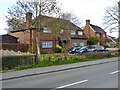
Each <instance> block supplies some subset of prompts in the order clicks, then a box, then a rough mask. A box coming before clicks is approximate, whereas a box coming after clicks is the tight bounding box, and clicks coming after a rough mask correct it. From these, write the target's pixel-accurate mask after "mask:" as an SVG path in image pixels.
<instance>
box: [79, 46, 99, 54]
mask: <svg viewBox="0 0 120 90" xmlns="http://www.w3.org/2000/svg"><path fill="white" fill-rule="evenodd" d="M94 51H97V49H96V47H95V46H84V47H82V48H80V49H79V50H77V53H83V52H94Z"/></svg>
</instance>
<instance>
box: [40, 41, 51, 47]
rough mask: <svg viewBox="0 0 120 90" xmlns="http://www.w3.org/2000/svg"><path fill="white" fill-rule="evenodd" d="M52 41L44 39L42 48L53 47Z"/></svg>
mask: <svg viewBox="0 0 120 90" xmlns="http://www.w3.org/2000/svg"><path fill="white" fill-rule="evenodd" d="M52 44H53V42H52V41H42V48H52V47H53V45H52Z"/></svg>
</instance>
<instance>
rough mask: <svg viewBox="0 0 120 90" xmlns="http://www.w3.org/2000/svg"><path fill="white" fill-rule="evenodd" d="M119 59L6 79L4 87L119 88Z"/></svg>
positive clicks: (3, 83)
mask: <svg viewBox="0 0 120 90" xmlns="http://www.w3.org/2000/svg"><path fill="white" fill-rule="evenodd" d="M118 73H119V70H118V61H117V62H111V63H106V64H99V65H94V66H88V67H82V68H77V69H71V70H65V71H60V72H54V73H48V74H42V75H35V76H30V77H24V78H18V79H12V80H6V81H3V82H2V88H53V89H60V88H118V78H120V77H119V76H118Z"/></svg>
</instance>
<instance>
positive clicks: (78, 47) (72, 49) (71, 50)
mask: <svg viewBox="0 0 120 90" xmlns="http://www.w3.org/2000/svg"><path fill="white" fill-rule="evenodd" d="M80 48H81V47H80V46H75V47H72V48H71V49H70V50H69V51H68V52H69V53H71V54H74V53H76V51H77V50H79V49H80Z"/></svg>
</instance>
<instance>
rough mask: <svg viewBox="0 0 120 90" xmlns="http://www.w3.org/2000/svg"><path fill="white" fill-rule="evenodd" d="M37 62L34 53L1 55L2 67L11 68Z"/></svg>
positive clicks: (31, 64)
mask: <svg viewBox="0 0 120 90" xmlns="http://www.w3.org/2000/svg"><path fill="white" fill-rule="evenodd" d="M35 64H37V60H36V56H35V55H16V56H3V57H2V69H3V70H4V69H13V68H18V67H24V66H33V65H35Z"/></svg>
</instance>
